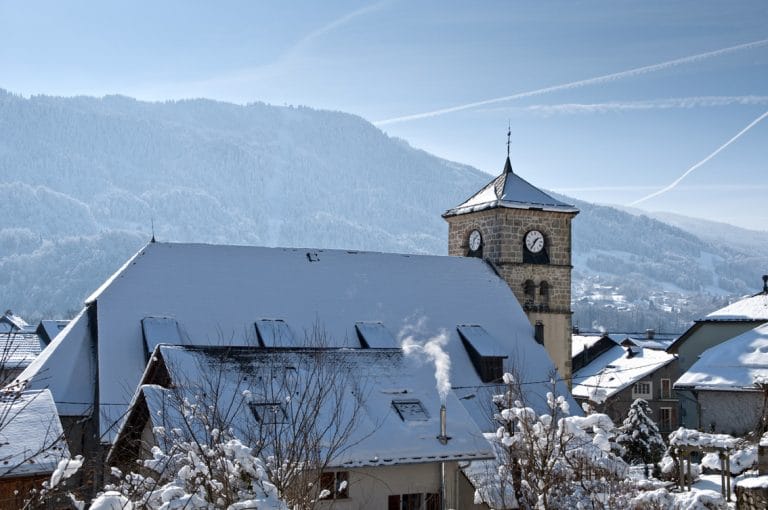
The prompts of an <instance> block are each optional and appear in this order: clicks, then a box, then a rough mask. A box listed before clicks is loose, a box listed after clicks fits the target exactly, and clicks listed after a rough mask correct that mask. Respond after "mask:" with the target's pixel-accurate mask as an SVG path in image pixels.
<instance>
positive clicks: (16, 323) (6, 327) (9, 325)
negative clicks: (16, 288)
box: [0, 310, 34, 333]
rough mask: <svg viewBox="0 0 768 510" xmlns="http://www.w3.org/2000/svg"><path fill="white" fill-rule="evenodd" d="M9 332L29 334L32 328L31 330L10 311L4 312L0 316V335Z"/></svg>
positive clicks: (32, 329)
mask: <svg viewBox="0 0 768 510" xmlns="http://www.w3.org/2000/svg"><path fill="white" fill-rule="evenodd" d="M11 331H21V332H27V333H31V332H33V331H34V328H31V326H30V325H29V324H27V322H26V321H25V320H24V319H22V318H21V317H19V316H18V315H16V314H14V313H13V312H12V311H10V310H6V311H5V313H4V314H3V315H0V333H8V332H11Z"/></svg>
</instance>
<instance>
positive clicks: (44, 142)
mask: <svg viewBox="0 0 768 510" xmlns="http://www.w3.org/2000/svg"><path fill="white" fill-rule="evenodd" d="M500 168H501V167H500ZM492 178H493V177H492V176H491V175H489V174H486V173H484V172H482V171H480V170H477V169H475V168H472V167H470V166H468V165H462V164H460V163H455V162H451V161H447V160H443V159H441V158H438V157H435V156H433V155H431V154H428V153H426V152H425V151H422V150H420V149H416V148H413V147H411V146H410V145H409V144H408V143H407V142H406V141H404V140H401V139H397V138H391V137H389V136H387V135H386V134H385V133H383V132H382V131H381V130H379V129H378V128H376V127H375V126H373V125H372V124H370V123H369V122H367V121H365V120H364V119H362V118H360V117H358V116H355V115H351V114H347V113H343V112H330V111H322V110H314V109H311V108H308V107H279V106H271V105H266V104H264V103H253V104H249V105H246V106H240V105H234V104H231V103H222V102H217V101H211V100H204V99H196V100H185V101H169V102H163V103H147V102H142V101H137V100H135V99H131V98H127V97H125V96H105V97H104V98H89V97H84V96H80V97H75V98H56V97H52V96H33V97H30V98H28V99H25V98H22V97H20V96H16V95H14V94H11V93H8V92H5V91H2V90H0V193H2V194H3V195H2V196H4V197H5V200H3V201H0V213H2V215H3V217H5V218H6V222H5V225H6V226H4V227H0V284H1V285H0V301H2V302H3V303H4V306H6V307H13V308H14V310H15V311H16V312H17V313H22V314H24V315H26V316H29V317H31V318H39V317H40V316H42V315H59V316H60V315H66V314H67V313H68V312H70V313H71V311H72V310H75V309H77V308H79V306H80V304H81V303H82V299H83V298H84V297H85V296H86V295H88V293H90V291H92V290H93V289H95V288H96V287H97V286H98V285H99V284H100V283H101V281H103V280H104V279H105V278H106V277H107V276H108V275H109V274H111V273H112V272H113V271H114V270H115V269H116V268H117V267H119V266H120V264H122V262H123V261H124V260H125V259H127V258H128V257H129V256H130V255H132V254H133V253H134V252H135V251H136V250H138V249H139V248H140V246H141V245H142V244H144V243H145V242H147V241H148V240H149V238H150V235H151V231H152V224H153V223H154V232H155V234H156V236H157V238H158V239H161V240H168V241H179V242H205V243H219V244H262V245H267V246H278V245H279V246H287V247H291V246H304V247H306V246H315V247H318V248H343V249H361V250H370V251H392V252H403V253H430V254H445V253H446V250H447V242H446V238H447V226H446V224H445V223H444V221H443V220H442V218H441V216H440V215H441V214H442V213H443V212H444V211H445V210H447V209H449V208H450V207H453V206H455V205H456V204H458V203H461V201H462V200H464V199H466V198H467V197H468V196H471V195H472V194H473V193H474V192H476V191H477V190H478V189H480V188H481V187H482V186H483V185H485V184H486V183H487V182H489V181H490V180H491V179H492ZM565 201H566V202H568V203H574V204H576V205H577V206H578V207H580V208H581V209H582V212H581V214H579V215H578V216H577V217H576V219H575V221H574V266H575V269H574V296H575V298H576V299H575V301H574V310H575V312H576V315H575V321H576V322H580V323H582V324H587V323H588V324H589V325H590V326H591V325H592V324H593V323H596V324H597V325H598V326H608V327H611V329H614V328H616V327H619V325H623V326H625V327H624V328H623V329H627V330H628V329H634V330H643V329H644V328H645V327H654V326H655V327H658V324H659V323H660V322H662V323H663V326H662V329H663V328H677V329H679V328H680V327H682V326H681V325H682V324H684V323H685V322H686V321H688V322H689V321H690V320H691V318H693V317H694V316H695V314H696V313H700V312H702V311H703V310H704V309H706V307H707V306H715V305H717V304H719V303H720V302H722V301H723V300H724V299H727V298H728V297H731V296H734V295H738V294H739V293H746V292H748V291H749V290H750V289H752V288H753V287H754V286H753V285H752V279H753V277H752V274H751V273H752V272H755V266H758V265H759V266H760V267H766V268H768V249H765V247H762V249H760V247H757V248H756V247H755V246H751V248H750V247H746V248H744V249H740V248H738V247H736V248H734V247H732V246H731V247H728V246H722V245H721V244H717V243H715V242H713V241H708V240H703V239H701V238H700V236H696V235H694V234H692V233H690V232H688V231H687V230H684V229H679V228H676V227H673V226H670V225H668V224H666V223H662V222H659V221H657V220H654V219H652V218H650V217H649V216H645V217H644V218H645V219H642V218H643V217H637V216H635V217H633V216H632V215H631V214H629V213H625V212H622V211H618V210H617V209H613V208H606V207H605V206H598V205H594V204H588V203H586V202H581V201H578V200H575V199H572V198H569V197H565ZM624 215H626V216H624ZM633 218H635V219H633ZM627 229H630V230H631V231H632V235H631V237H629V238H628V237H627V235H625V234H624V232H625V231H626V230H627ZM659 239H661V240H662V241H663V243H664V244H663V246H662V245H660V244H659ZM749 249H752V250H757V251H758V252H759V253H757V254H756V255H754V254H753V255H754V257H753V258H752V259H750V253H748V252H749ZM745 250H746V252H745ZM702 254H704V255H702ZM702 257H703V258H702ZM726 260H735V261H736V264H735V265H733V267H728V264H726V263H725V262H724V261H726ZM718 272H722V275H721V274H718ZM619 273H620V274H619ZM757 273H759V271H756V274H755V276H754V279H755V280H756V279H757V278H758V276H759V275H757ZM720 280H722V281H720ZM595 285H597V286H598V287H599V286H604V287H606V288H610V289H611V293H612V294H611V295H612V296H614V298H611V300H608V301H609V302H605V300H594V299H591V298H590V296H594V295H595V292H594V289H595V288H596V287H595ZM664 287H666V288H667V289H666V291H667V294H668V295H667V296H666V298H664V299H662V298H663V296H657V297H656V298H655V299H656V300H657V301H659V300H661V301H664V300H665V299H667V298H669V299H668V300H667V301H669V303H673V304H669V303H667V304H664V305H657V304H656V303H655V302H654V305H653V306H654V307H657V308H658V306H662V309H660V310H655V309H654V308H653V307H651V308H649V306H648V302H647V301H648V299H647V296H651V295H655V294H654V292H656V291H658V289H659V288H664ZM672 294H680V296H679V297H676V298H674V299H672V298H671V297H670V296H671V295H672ZM615 296H623V299H624V300H623V301H621V300H619V301H616V299H618V298H616V297H615ZM585 297H586V298H587V302H586V303H592V304H591V305H587V304H585V303H583V299H584V298H585ZM643 299H645V301H643ZM712 299H715V302H713V301H712ZM617 302H619V303H623V304H622V305H621V306H629V305H630V304H631V305H632V306H631V307H630V308H631V309H632V310H633V311H632V312H631V314H634V319H632V320H630V319H629V318H626V317H624V318H623V319H621V321H620V324H619V323H616V324H612V321H613V319H612V318H611V317H612V316H616V317H621V316H622V314H624V315H626V314H629V313H630V312H626V313H624V311H622V310H616V307H615V306H614V305H615V304H616V303H617ZM664 302H665V303H666V301H664ZM686 302H688V303H689V304H690V303H691V302H695V306H689V304H686ZM609 305H610V306H614V309H613V310H612V309H611V308H610V307H609ZM663 307H667V308H670V310H666V309H665V308H663ZM598 312H599V313H598ZM613 322H615V321H613ZM649 322H650V323H652V324H648V323H649ZM614 330H616V329H614Z"/></svg>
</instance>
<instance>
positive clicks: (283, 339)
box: [256, 319, 298, 347]
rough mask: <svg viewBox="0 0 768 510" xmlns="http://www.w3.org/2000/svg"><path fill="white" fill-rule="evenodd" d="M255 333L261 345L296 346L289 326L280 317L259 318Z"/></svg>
mask: <svg viewBox="0 0 768 510" xmlns="http://www.w3.org/2000/svg"><path fill="white" fill-rule="evenodd" d="M256 335H257V336H258V337H259V345H260V346H261V347H298V345H297V344H296V339H295V338H294V336H293V333H292V332H291V328H289V327H288V324H287V323H286V322H285V321H284V320H282V319H259V320H257V321H256Z"/></svg>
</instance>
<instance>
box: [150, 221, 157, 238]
mask: <svg viewBox="0 0 768 510" xmlns="http://www.w3.org/2000/svg"><path fill="white" fill-rule="evenodd" d="M150 221H151V222H152V239H150V240H149V242H150V243H154V242H156V241H155V218H154V217H150Z"/></svg>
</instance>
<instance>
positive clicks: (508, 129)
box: [507, 121, 512, 159]
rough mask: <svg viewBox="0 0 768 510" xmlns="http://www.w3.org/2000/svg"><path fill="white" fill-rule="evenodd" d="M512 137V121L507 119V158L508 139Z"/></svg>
mask: <svg viewBox="0 0 768 510" xmlns="http://www.w3.org/2000/svg"><path fill="white" fill-rule="evenodd" d="M511 138H512V122H510V121H507V159H509V141H510V140H511Z"/></svg>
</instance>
